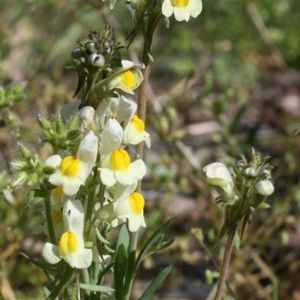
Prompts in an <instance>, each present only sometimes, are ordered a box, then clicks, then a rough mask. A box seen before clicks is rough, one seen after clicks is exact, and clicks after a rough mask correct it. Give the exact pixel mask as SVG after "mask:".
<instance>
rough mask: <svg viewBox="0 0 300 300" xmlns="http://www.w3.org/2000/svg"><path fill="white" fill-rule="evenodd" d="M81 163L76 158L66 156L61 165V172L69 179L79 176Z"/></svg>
mask: <svg viewBox="0 0 300 300" xmlns="http://www.w3.org/2000/svg"><path fill="white" fill-rule="evenodd" d="M79 165H80V161H79V159H78V158H76V157H75V156H72V155H69V156H66V157H65V158H64V159H63V160H62V161H61V163H60V165H59V170H60V171H61V172H62V173H63V174H64V175H65V176H69V177H73V176H75V175H77V173H78V170H79Z"/></svg>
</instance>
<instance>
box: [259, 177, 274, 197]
mask: <svg viewBox="0 0 300 300" xmlns="http://www.w3.org/2000/svg"><path fill="white" fill-rule="evenodd" d="M255 189H256V191H257V193H258V194H259V195H262V196H265V197H267V196H270V195H271V194H273V192H274V185H273V183H272V182H271V181H270V180H268V179H264V180H260V181H258V182H257V183H256V185H255Z"/></svg>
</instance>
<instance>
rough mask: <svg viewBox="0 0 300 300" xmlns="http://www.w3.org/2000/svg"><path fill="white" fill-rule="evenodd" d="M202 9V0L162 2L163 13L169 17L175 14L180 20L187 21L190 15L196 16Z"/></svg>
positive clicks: (165, 0)
mask: <svg viewBox="0 0 300 300" xmlns="http://www.w3.org/2000/svg"><path fill="white" fill-rule="evenodd" d="M201 11H202V1H201V0H164V2H163V4H162V14H163V15H164V16H166V17H167V18H169V17H170V16H171V15H172V14H174V16H175V19H176V20H177V21H179V22H181V21H186V22H187V21H188V20H189V19H190V17H193V18H196V17H197V16H198V15H199V14H200V13H201Z"/></svg>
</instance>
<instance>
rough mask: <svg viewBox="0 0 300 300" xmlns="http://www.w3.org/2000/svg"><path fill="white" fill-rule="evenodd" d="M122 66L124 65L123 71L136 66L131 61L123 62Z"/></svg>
mask: <svg viewBox="0 0 300 300" xmlns="http://www.w3.org/2000/svg"><path fill="white" fill-rule="evenodd" d="M121 64H122V67H123V69H126V70H127V69H130V68H132V67H134V66H135V63H134V62H132V61H130V60H126V59H123V60H122V61H121Z"/></svg>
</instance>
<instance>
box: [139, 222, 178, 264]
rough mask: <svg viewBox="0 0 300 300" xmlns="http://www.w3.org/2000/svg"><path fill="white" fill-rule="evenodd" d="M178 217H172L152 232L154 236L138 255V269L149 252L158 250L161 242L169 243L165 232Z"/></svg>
mask: <svg viewBox="0 0 300 300" xmlns="http://www.w3.org/2000/svg"><path fill="white" fill-rule="evenodd" d="M177 218H178V216H175V217H173V218H170V219H169V220H167V221H166V222H165V223H164V224H163V225H162V226H161V227H160V228H158V229H157V230H156V231H155V232H154V233H153V234H152V236H151V237H150V238H149V239H148V241H147V242H146V243H145V244H144V246H143V247H142V249H141V252H140V254H139V255H138V257H137V260H136V269H137V268H138V266H139V264H140V263H141V262H142V261H143V259H144V257H145V256H146V255H147V254H149V253H150V252H151V251H153V250H154V249H155V250H158V249H159V245H160V244H164V243H166V244H168V242H166V240H165V232H166V231H167V230H168V228H169V227H170V226H171V224H172V223H173V222H174V221H175V220H176V219H177ZM162 248H164V247H162Z"/></svg>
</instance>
